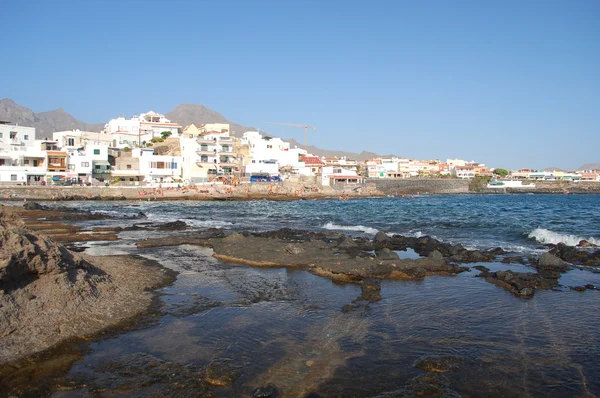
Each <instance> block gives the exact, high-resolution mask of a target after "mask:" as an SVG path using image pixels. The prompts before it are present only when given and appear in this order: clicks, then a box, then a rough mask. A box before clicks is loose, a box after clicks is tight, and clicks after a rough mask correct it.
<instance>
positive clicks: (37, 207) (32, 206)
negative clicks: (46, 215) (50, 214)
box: [23, 202, 49, 210]
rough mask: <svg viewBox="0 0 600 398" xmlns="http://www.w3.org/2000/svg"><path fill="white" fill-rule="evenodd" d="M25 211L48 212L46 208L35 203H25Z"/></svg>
mask: <svg viewBox="0 0 600 398" xmlns="http://www.w3.org/2000/svg"><path fill="white" fill-rule="evenodd" d="M23 208H24V209H25V210H48V209H49V207H48V206H43V205H41V204H39V203H37V202H27V203H25V204H24V205H23Z"/></svg>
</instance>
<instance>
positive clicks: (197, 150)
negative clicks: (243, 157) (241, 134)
mask: <svg viewBox="0 0 600 398" xmlns="http://www.w3.org/2000/svg"><path fill="white" fill-rule="evenodd" d="M220 125H221V124H220ZM223 126H228V125H222V127H223ZM221 130H222V131H216V130H210V131H209V132H204V131H205V127H202V128H201V129H198V128H196V126H194V125H190V126H187V127H186V128H185V129H184V133H183V134H182V137H181V138H180V146H181V156H182V162H183V179H184V180H185V181H188V182H191V183H193V184H195V183H205V182H207V181H208V180H209V179H210V178H214V177H216V176H220V175H232V174H234V173H236V172H239V171H240V170H239V162H238V158H237V151H236V148H235V147H236V139H235V138H234V137H230V136H229V128H228V127H223V128H221Z"/></svg>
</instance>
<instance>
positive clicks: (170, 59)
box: [0, 0, 600, 168]
mask: <svg viewBox="0 0 600 398" xmlns="http://www.w3.org/2000/svg"><path fill="white" fill-rule="evenodd" d="M0 13H1V14H2V16H3V18H2V19H3V29H2V30H3V33H1V34H0V52H1V54H2V62H0V76H2V78H1V79H0V98H4V97H8V98H12V99H13V100H15V101H16V102H17V103H19V104H21V105H24V106H27V107H29V108H31V109H33V110H34V111H36V112H39V111H46V110H52V109H56V108H58V107H63V108H64V109H65V110H66V111H67V112H69V113H71V114H72V115H73V116H75V117H76V118H78V119H81V120H83V121H86V122H90V123H105V122H106V121H108V120H109V119H111V118H113V117H116V116H119V115H121V114H124V115H125V116H131V115H133V114H138V113H141V112H145V111H148V110H150V109H152V110H154V111H157V112H162V113H166V112H168V111H170V110H171V109H172V108H174V107H175V106H176V105H178V104H180V103H194V104H203V105H205V106H207V107H209V108H211V109H214V110H216V111H218V112H221V113H222V114H224V115H225V116H226V117H227V118H229V119H230V120H232V121H235V122H238V123H241V124H244V125H247V126H256V127H259V128H261V130H265V131H268V132H270V133H272V134H275V135H278V136H281V137H284V138H287V137H294V138H296V139H298V140H299V141H302V130H301V129H294V128H285V127H278V126H270V125H266V124H263V122H265V121H277V122H288V123H307V124H312V125H316V126H317V130H316V131H314V132H311V133H309V143H310V144H313V145H316V146H318V147H320V148H324V149H332V150H347V151H353V152H360V151H362V150H367V151H372V152H376V153H380V154H387V153H394V154H397V155H400V156H406V157H416V158H424V159H432V158H440V159H446V158H454V157H459V158H463V159H467V160H477V161H480V162H484V163H486V164H488V165H489V166H492V167H506V168H519V167H533V168H542V167H547V166H557V167H563V168H575V167H578V166H579V165H580V164H581V163H584V162H600V1H597V0H589V1H586V0H571V1H569V0H562V1H555V0H544V1H535V0H531V1H511V0H506V1H460V0H457V1H445V0H444V1H443V0H435V1H433V0H432V1H429V0H423V1H410V2H409V1H402V0H395V1H383V0H372V1H353V0H343V1H342V0H320V1H317V0H304V1H294V0H280V1H276V0H263V1H253V0H239V1H236V0H221V1H218V0H214V1H212V0H211V1H209V0H198V1H192V0H189V1H184V0H173V1H153V0H147V1H141V0H121V1H116V0H104V1H96V0H88V1H80V0H78V1H70V0H58V1H52V0H44V1H30V0H0Z"/></svg>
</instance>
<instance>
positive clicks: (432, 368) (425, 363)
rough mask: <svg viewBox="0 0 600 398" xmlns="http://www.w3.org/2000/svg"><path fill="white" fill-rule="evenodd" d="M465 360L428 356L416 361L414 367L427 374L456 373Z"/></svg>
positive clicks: (443, 356)
mask: <svg viewBox="0 0 600 398" xmlns="http://www.w3.org/2000/svg"><path fill="white" fill-rule="evenodd" d="M462 361H463V359H462V358H460V357H456V356H453V355H427V356H424V357H421V358H419V359H417V360H416V361H415V363H414V364H413V366H414V367H415V368H417V369H421V370H424V371H426V372H438V373H446V372H454V371H456V370H458V369H460V365H461V363H462Z"/></svg>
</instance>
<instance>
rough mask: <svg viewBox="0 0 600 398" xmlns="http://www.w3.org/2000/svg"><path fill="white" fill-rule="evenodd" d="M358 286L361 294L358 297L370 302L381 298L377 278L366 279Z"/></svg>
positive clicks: (379, 284) (379, 283)
mask: <svg viewBox="0 0 600 398" xmlns="http://www.w3.org/2000/svg"><path fill="white" fill-rule="evenodd" d="M360 288H361V291H362V294H361V295H360V296H359V299H361V300H365V301H368V302H371V303H372V302H375V301H379V300H381V294H380V293H381V282H380V281H379V280H378V279H372V278H370V279H366V280H364V281H363V283H362V285H361V286H360Z"/></svg>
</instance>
